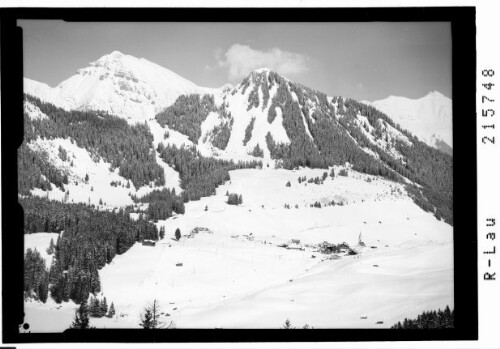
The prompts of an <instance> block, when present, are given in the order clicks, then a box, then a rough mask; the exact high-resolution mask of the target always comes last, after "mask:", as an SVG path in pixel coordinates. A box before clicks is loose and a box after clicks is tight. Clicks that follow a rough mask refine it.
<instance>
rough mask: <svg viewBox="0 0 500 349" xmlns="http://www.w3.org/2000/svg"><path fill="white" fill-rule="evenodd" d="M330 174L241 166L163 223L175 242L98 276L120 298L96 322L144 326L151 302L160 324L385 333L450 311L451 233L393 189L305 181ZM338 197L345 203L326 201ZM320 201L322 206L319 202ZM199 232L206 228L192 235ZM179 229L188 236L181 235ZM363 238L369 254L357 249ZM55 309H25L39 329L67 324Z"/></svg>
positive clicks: (70, 309)
mask: <svg viewBox="0 0 500 349" xmlns="http://www.w3.org/2000/svg"><path fill="white" fill-rule="evenodd" d="M323 172H324V170H318V169H301V170H297V171H287V170H274V169H272V170H271V169H262V170H237V171H232V172H231V173H230V174H231V181H230V182H228V183H226V184H225V185H222V186H220V187H219V188H218V189H217V193H216V195H214V196H212V197H208V198H202V199H201V200H199V201H194V202H189V203H187V204H186V213H185V214H184V215H178V216H175V217H173V218H171V219H168V220H166V221H160V222H158V226H164V227H165V228H166V235H165V238H164V239H163V240H162V241H160V242H159V243H157V245H156V246H155V247H149V246H142V245H141V244H139V243H136V244H135V245H134V246H133V247H132V248H131V249H130V250H129V251H127V252H126V253H125V254H123V255H120V256H116V257H115V259H114V260H113V261H112V262H111V263H110V264H109V265H107V266H106V267H104V268H103V269H102V270H100V277H101V284H102V291H103V296H106V298H107V301H108V304H110V303H111V302H114V305H115V308H116V316H115V317H114V318H113V319H108V318H101V319H94V318H92V319H91V325H92V326H96V327H108V328H109V327H139V321H140V319H139V317H140V314H141V312H142V311H143V309H144V307H145V306H146V305H147V304H148V303H150V302H152V301H153V300H154V299H156V300H158V301H159V303H160V306H161V311H162V312H163V313H165V314H164V315H162V321H164V322H165V323H166V324H169V323H170V322H171V321H173V322H174V323H175V325H176V326H177V327H179V328H215V327H222V328H242V327H243V328H279V327H281V326H282V325H283V323H284V321H285V320H286V319H287V318H288V319H290V320H291V322H292V325H293V326H296V327H302V326H303V325H304V324H306V323H307V324H309V325H310V326H313V327H315V328H343V327H344V328H345V327H347V328H349V327H350V328H370V327H375V328H384V327H390V326H391V325H393V324H394V323H395V322H397V321H399V320H402V319H403V318H404V317H413V316H416V315H417V314H419V313H421V312H422V311H424V310H431V309H435V310H437V309H438V308H444V307H445V306H446V305H449V306H450V307H453V304H454V303H453V302H454V300H453V294H454V292H453V228H452V227H451V226H449V225H448V224H446V223H444V222H441V221H438V220H436V218H435V217H434V216H433V215H431V214H429V213H425V212H424V211H422V210H421V209H420V208H419V207H418V206H416V205H415V204H414V203H413V202H412V201H411V199H409V198H408V197H407V196H406V194H405V192H404V189H403V187H402V186H401V185H399V184H397V183H394V182H390V181H386V180H383V179H380V178H377V177H374V176H368V175H363V174H359V173H357V172H354V171H349V176H348V177H341V176H338V175H337V176H336V177H335V178H334V179H331V178H330V177H328V178H327V179H326V180H325V181H324V184H322V185H316V184H313V183H300V184H299V183H298V181H297V179H298V178H299V177H302V176H306V177H307V178H308V179H309V178H311V177H316V176H319V177H321V175H322V173H323ZM336 173H338V168H337V170H336ZM368 180H371V182H368ZM288 181H290V183H291V186H290V187H287V186H286V183H287V182H288ZM226 192H229V193H238V194H241V195H242V196H243V204H242V205H240V206H230V205H228V204H226V200H227V197H226V196H225V194H226ZM332 200H334V201H335V202H336V203H337V204H338V203H340V202H342V203H344V205H343V206H340V205H335V206H325V205H324V204H325V203H329V202H331V201H332ZM316 201H319V202H321V203H322V206H323V207H322V208H313V207H310V204H313V203H314V202H316ZM285 204H288V205H290V207H291V208H290V209H285V208H284V205H285ZM296 205H297V208H296ZM205 209H206V211H205ZM195 227H204V228H208V229H209V231H199V232H198V233H197V234H191V237H188V235H190V232H191V231H192V230H193V228H195ZM176 228H179V229H180V230H181V233H182V235H183V236H182V238H181V239H180V240H179V241H174V240H172V238H173V236H174V231H175V229H176ZM360 233H361V235H362V240H363V242H364V243H365V244H366V246H365V247H361V246H357V244H358V237H359V235H360ZM36 235H38V234H31V235H27V236H26V243H27V245H29V246H33V247H34V246H39V247H37V249H38V250H42V249H45V248H46V247H47V246H48V243H49V242H50V239H48V241H47V239H46V238H44V239H41V238H40V239H38V240H36V241H35V239H36ZM291 239H300V244H301V246H302V247H303V248H304V250H290V249H285V248H282V247H278V246H277V245H278V244H281V243H287V242H289V241H290V240H291ZM42 240H43V241H42ZM323 241H328V242H330V243H341V242H343V241H345V242H347V243H348V244H349V245H351V246H353V247H355V249H356V250H357V251H359V254H358V255H356V256H342V257H341V258H340V259H335V260H331V259H328V257H329V255H326V254H321V253H319V252H315V248H314V247H313V246H311V245H313V244H317V243H320V242H323ZM313 256H315V257H313ZM177 263H182V266H176V264H177ZM50 302H52V301H50V300H49V301H48V302H47V304H40V303H36V302H27V303H25V305H26V306H25V313H26V320H25V321H26V322H28V323H30V325H31V330H32V331H33V332H42V331H62V330H64V329H66V328H67V327H68V326H69V325H70V323H71V321H72V319H73V316H74V310H75V309H76V305H74V304H73V303H67V304H64V305H63V306H62V307H61V308H60V309H56V308H57V307H59V305H56V304H54V303H50ZM167 314H168V316H167ZM365 316H366V317H367V318H366V319H361V317H365ZM49 318H50V319H51V321H47V320H46V319H49ZM377 321H383V324H375V323H376V322H377Z"/></svg>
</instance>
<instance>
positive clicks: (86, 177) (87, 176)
mask: <svg viewBox="0 0 500 349" xmlns="http://www.w3.org/2000/svg"><path fill="white" fill-rule="evenodd" d="M88 181H89V174H88V173H86V174H85V182H88Z"/></svg>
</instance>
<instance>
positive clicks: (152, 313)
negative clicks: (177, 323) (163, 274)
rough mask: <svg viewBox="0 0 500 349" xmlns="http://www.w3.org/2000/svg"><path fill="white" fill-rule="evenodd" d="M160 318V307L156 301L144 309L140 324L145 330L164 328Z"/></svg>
mask: <svg viewBox="0 0 500 349" xmlns="http://www.w3.org/2000/svg"><path fill="white" fill-rule="evenodd" d="M159 318H160V305H159V303H158V301H157V300H156V299H155V300H154V301H153V303H152V304H151V305H149V306H147V307H146V308H145V309H144V314H143V315H142V316H141V323H140V324H139V325H140V326H142V328H144V329H157V328H161V327H162V326H163V324H162V322H161V321H160V320H159Z"/></svg>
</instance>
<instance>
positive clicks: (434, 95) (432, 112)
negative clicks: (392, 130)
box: [363, 91, 453, 155]
mask: <svg viewBox="0 0 500 349" xmlns="http://www.w3.org/2000/svg"><path fill="white" fill-rule="evenodd" d="M363 103H366V104H369V105H372V106H374V107H375V108H377V109H379V110H380V111H382V112H384V113H385V114H387V115H388V116H389V117H390V118H391V119H392V120H394V122H396V123H398V124H399V125H400V126H401V127H402V128H403V129H406V130H408V131H410V132H411V133H413V134H414V135H416V136H417V137H418V138H419V139H420V140H422V141H424V142H425V143H426V144H427V145H429V146H431V147H434V148H437V149H439V150H441V151H443V152H445V153H447V154H450V155H452V153H453V149H452V148H453V135H452V100H451V99H450V98H448V97H446V96H444V95H443V94H441V93H439V92H437V91H433V92H430V93H428V94H427V95H426V96H424V97H421V98H418V99H409V98H406V97H399V96H389V97H387V98H385V99H382V100H377V101H374V102H368V101H363Z"/></svg>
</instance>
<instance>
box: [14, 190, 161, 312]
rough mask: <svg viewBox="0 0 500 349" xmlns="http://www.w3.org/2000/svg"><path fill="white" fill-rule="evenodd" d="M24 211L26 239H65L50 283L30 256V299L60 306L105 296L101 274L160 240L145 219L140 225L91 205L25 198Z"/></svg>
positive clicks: (27, 278)
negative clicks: (48, 235) (141, 245)
mask: <svg viewBox="0 0 500 349" xmlns="http://www.w3.org/2000/svg"><path fill="white" fill-rule="evenodd" d="M19 202H20V203H21V205H22V207H23V209H24V216H25V218H24V227H25V233H26V234H31V233H37V232H55V233H60V235H59V239H58V241H57V243H56V245H55V251H54V262H53V263H52V265H51V266H50V270H49V271H48V283H47V278H46V276H47V275H45V271H44V267H42V264H43V263H42V261H41V257H40V255H39V254H38V253H37V252H36V251H33V252H32V253H30V254H27V256H26V263H25V293H26V294H29V293H32V294H34V295H35V297H37V298H39V299H40V300H42V301H43V300H44V299H46V298H47V296H46V288H47V285H48V284H49V283H50V293H51V295H52V298H53V299H54V300H55V301H56V302H58V303H60V302H62V301H68V300H69V299H71V300H73V301H75V302H76V303H81V301H82V300H86V299H87V297H88V294H89V293H96V292H99V291H100V287H101V285H100V280H99V273H98V270H99V269H101V268H102V267H104V266H105V265H106V263H110V262H111V261H112V260H113V258H114V257H115V256H116V255H117V254H123V253H125V252H126V251H127V250H128V249H129V248H130V247H131V246H132V245H133V244H134V243H135V242H136V241H142V240H144V239H150V240H158V229H157V228H156V226H155V225H154V224H152V223H150V222H148V221H146V220H144V219H142V218H139V219H138V220H137V221H134V220H132V219H131V218H130V215H129V213H128V212H127V211H125V210H118V211H117V210H114V211H112V212H109V211H98V210H95V209H93V208H92V207H90V206H87V205H85V204H68V203H61V202H59V201H50V200H48V199H46V198H38V197H24V198H20V199H19Z"/></svg>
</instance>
